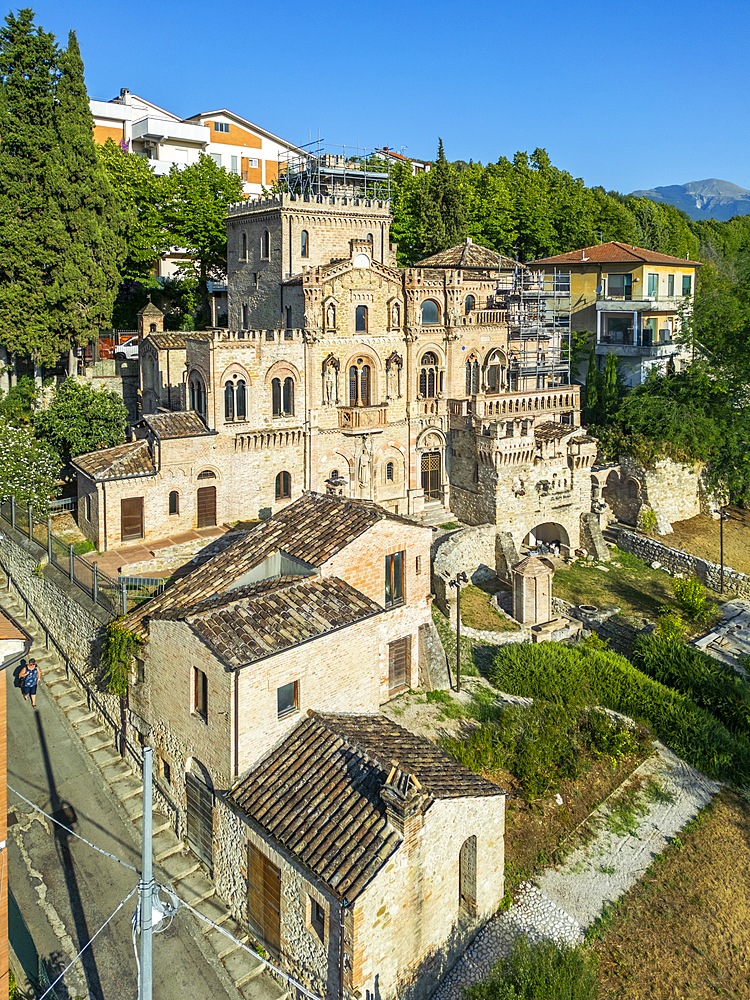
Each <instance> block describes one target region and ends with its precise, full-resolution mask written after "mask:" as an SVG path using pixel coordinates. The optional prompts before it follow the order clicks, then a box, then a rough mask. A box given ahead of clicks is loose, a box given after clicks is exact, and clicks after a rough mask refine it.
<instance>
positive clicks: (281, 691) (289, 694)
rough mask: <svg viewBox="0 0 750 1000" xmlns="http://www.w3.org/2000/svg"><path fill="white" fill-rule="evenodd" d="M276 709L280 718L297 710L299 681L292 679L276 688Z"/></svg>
mask: <svg viewBox="0 0 750 1000" xmlns="http://www.w3.org/2000/svg"><path fill="white" fill-rule="evenodd" d="M276 709H277V713H278V717H279V718H280V719H283V718H284V717H285V716H287V715H291V714H292V713H293V712H298V711H299V681H292V682H291V683H290V684H284V685H282V686H281V687H280V688H277V690H276Z"/></svg>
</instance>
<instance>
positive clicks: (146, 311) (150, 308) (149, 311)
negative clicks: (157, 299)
mask: <svg viewBox="0 0 750 1000" xmlns="http://www.w3.org/2000/svg"><path fill="white" fill-rule="evenodd" d="M138 315H139V316H163V315H164V313H163V312H162V311H161V309H160V308H159V307H158V306H155V305H154V303H153V302H152V301H151V299H149V300H148V302H147V303H146V305H145V306H144V307H143V309H139V310H138Z"/></svg>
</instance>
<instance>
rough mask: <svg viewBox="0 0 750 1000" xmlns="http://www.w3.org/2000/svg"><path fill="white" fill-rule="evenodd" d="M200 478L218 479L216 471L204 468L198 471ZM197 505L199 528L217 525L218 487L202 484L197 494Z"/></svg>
mask: <svg viewBox="0 0 750 1000" xmlns="http://www.w3.org/2000/svg"><path fill="white" fill-rule="evenodd" d="M198 479H199V480H206V479H216V473H215V472H211V470H210V469H204V471H203V472H199V473H198ZM196 507H197V514H198V527H199V528H215V527H216V487H215V486H200V487H198V492H197V494H196Z"/></svg>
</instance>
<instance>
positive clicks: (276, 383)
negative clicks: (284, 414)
mask: <svg viewBox="0 0 750 1000" xmlns="http://www.w3.org/2000/svg"><path fill="white" fill-rule="evenodd" d="M271 407H272V410H273V415H274V416H275V417H280V416H281V379H278V378H275V379H273V381H272V382H271Z"/></svg>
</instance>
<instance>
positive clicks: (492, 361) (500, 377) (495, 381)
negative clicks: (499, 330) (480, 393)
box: [484, 351, 507, 393]
mask: <svg viewBox="0 0 750 1000" xmlns="http://www.w3.org/2000/svg"><path fill="white" fill-rule="evenodd" d="M506 368H507V365H506V360H505V355H504V354H502V353H501V352H500V351H492V353H491V354H490V355H489V357H488V358H487V367H486V368H485V373H484V375H485V379H484V380H485V385H486V391H487V392H489V393H498V392H501V391H502V390H503V389H504V388H505V372H506Z"/></svg>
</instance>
